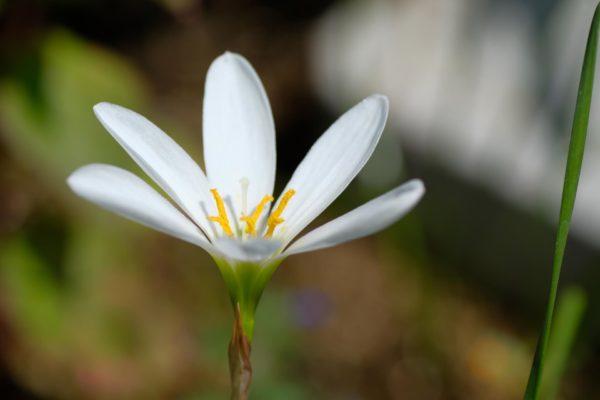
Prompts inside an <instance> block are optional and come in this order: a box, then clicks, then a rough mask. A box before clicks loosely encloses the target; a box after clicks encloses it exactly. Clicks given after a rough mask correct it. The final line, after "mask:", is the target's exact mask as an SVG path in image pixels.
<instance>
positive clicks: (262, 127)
mask: <svg viewBox="0 0 600 400" xmlns="http://www.w3.org/2000/svg"><path fill="white" fill-rule="evenodd" d="M203 130H204V132H203V135H204V162H205V164H206V173H207V175H208V178H209V181H210V183H211V185H214V186H216V187H217V188H218V190H219V191H220V192H221V195H222V197H223V198H225V197H227V196H229V197H230V198H231V201H232V202H233V205H234V207H235V209H236V212H237V213H238V214H239V213H240V212H241V211H243V210H244V207H243V204H242V203H243V201H242V191H241V187H242V186H241V183H240V181H241V180H242V179H244V178H246V179H248V183H249V185H248V191H247V209H246V210H245V211H246V212H247V213H250V212H252V210H253V208H254V207H256V205H257V204H258V203H259V202H260V200H261V199H262V198H263V196H265V195H267V194H268V195H271V194H272V193H273V185H274V182H275V125H274V123H273V115H272V113H271V107H270V105H269V100H268V99H267V95H266V93H265V90H264V88H263V85H262V83H261V82H260V79H259V78H258V76H257V75H256V72H255V71H254V69H253V68H252V66H251V65H250V64H249V63H248V61H247V60H246V59H245V58H243V57H241V56H239V55H237V54H232V53H225V54H223V55H222V56H220V57H219V58H217V59H216V60H215V61H214V62H213V63H212V65H211V66H210V68H209V70H208V74H207V76H206V87H205V91H204V113H203Z"/></svg>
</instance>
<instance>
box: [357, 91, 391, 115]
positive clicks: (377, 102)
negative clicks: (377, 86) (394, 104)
mask: <svg viewBox="0 0 600 400" xmlns="http://www.w3.org/2000/svg"><path fill="white" fill-rule="evenodd" d="M363 103H367V104H373V105H374V106H377V107H380V108H382V109H384V110H385V113H386V114H387V111H388V109H389V105H390V101H389V100H388V98H387V96H385V95H383V94H378V93H375V94H372V95H370V96H369V97H367V98H366V99H364V100H363Z"/></svg>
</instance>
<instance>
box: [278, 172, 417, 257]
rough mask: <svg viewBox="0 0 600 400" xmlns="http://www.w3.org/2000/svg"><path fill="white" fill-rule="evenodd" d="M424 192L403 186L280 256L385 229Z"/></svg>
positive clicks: (412, 185)
mask: <svg viewBox="0 0 600 400" xmlns="http://www.w3.org/2000/svg"><path fill="white" fill-rule="evenodd" d="M424 192H425V187H424V186H423V182H421V181H420V180H412V181H410V182H407V183H405V184H404V185H402V186H399V187H397V188H396V189H394V190H392V191H390V192H387V193H386V194H384V195H382V196H379V197H377V198H375V199H373V200H371V201H369V202H368V203H365V204H363V205H362V206H360V207H358V208H355V209H354V210H352V211H350V212H349V213H346V214H344V215H342V216H340V217H338V218H336V219H334V220H332V221H330V222H328V223H326V224H325V225H323V226H320V227H319V228H317V229H315V230H313V231H311V232H309V233H307V234H306V235H304V236H303V237H301V238H300V239H298V240H297V241H296V242H294V243H293V244H292V245H291V246H290V247H289V248H288V249H287V250H285V251H284V252H283V253H282V256H289V255H291V254H297V253H304V252H307V251H313V250H318V249H324V248H327V247H332V246H336V245H338V244H340V243H344V242H348V241H350V240H354V239H358V238H361V237H363V236H368V235H371V234H372V233H375V232H377V231H380V230H382V229H385V228H387V227H388V226H390V225H391V224H393V223H394V222H396V221H397V220H399V219H400V218H402V217H403V216H404V215H405V214H406V213H408V212H409V211H410V210H411V209H412V208H413V207H414V206H415V205H416V204H417V202H418V201H419V200H420V199H421V197H422V196H423V193H424Z"/></svg>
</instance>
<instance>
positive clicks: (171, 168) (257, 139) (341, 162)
mask: <svg viewBox="0 0 600 400" xmlns="http://www.w3.org/2000/svg"><path fill="white" fill-rule="evenodd" d="M387 111H388V101H387V98H385V97H384V96H381V95H374V96H371V97H368V98H367V99H365V100H363V101H362V102H360V103H359V104H357V105H356V106H354V107H353V108H352V109H350V110H349V111H348V112H346V113H345V114H344V115H343V116H342V117H341V118H339V119H338V120H337V121H336V122H335V123H334V124H333V125H332V126H331V127H330V128H329V129H328V130H327V131H326V132H325V133H324V134H323V135H322V136H321V138H320V139H319V140H318V141H317V142H316V143H315V144H314V145H313V147H312V148H311V149H310V151H309V152H308V154H307V155H306V157H305V158H304V160H303V161H302V162H301V163H300V165H299V166H298V168H297V169H296V171H295V172H294V174H293V176H292V178H291V179H290V181H289V182H288V184H287V186H286V187H285V189H284V190H283V192H282V194H281V195H280V196H279V199H278V200H277V201H276V202H275V203H273V200H274V198H273V186H274V182H275V126H274V123H273V116H272V113H271V108H270V106H269V101H268V99H267V96H266V93H265V90H264V88H263V86H262V83H261V82H260V80H259V78H258V76H257V75H256V72H255V71H254V69H253V68H252V66H251V65H250V64H249V63H248V61H246V59H244V58H243V57H241V56H239V55H236V54H232V53H225V54H223V55H222V56H220V57H219V58H217V59H216V60H215V61H214V62H213V63H212V65H211V66H210V69H209V71H208V75H207V78H206V89H205V94H204V113H203V131H204V161H205V164H206V175H205V174H204V172H203V171H202V169H201V168H200V167H199V166H198V165H197V164H196V163H195V162H194V161H193V160H192V158H191V157H190V156H189V155H188V154H187V153H186V152H185V151H184V150H183V149H182V148H181V147H179V145H177V144H176V143H175V142H174V141H173V140H172V139H171V138H170V137H169V136H167V135H166V134H165V133H164V132H163V131H162V130H160V129H159V128H158V127H157V126H156V125H154V124H153V123H151V122H150V121H148V120H147V119H146V118H144V117H142V116H141V115H139V114H136V113H135V112H133V111H130V110H127V109H125V108H123V107H120V106H117V105H113V104H108V103H100V104H98V105H96V106H95V107H94V112H95V113H96V116H97V117H98V119H99V120H100V121H101V122H102V124H103V125H104V127H105V128H106V129H107V130H108V131H109V132H110V133H111V135H112V136H113V137H114V138H115V139H116V140H117V141H118V142H119V144H121V146H123V148H124V149H125V150H126V151H127V153H129V155H130V156H131V157H132V158H133V159H134V160H135V162H136V163H138V165H139V166H140V167H141V168H142V169H143V170H144V172H146V174H148V175H149V176H150V178H152V179H153V180H154V181H155V182H156V183H157V184H158V185H159V186H160V187H161V188H162V189H163V190H164V191H165V192H166V193H167V194H168V195H169V196H170V197H171V199H172V200H173V202H174V203H175V204H176V205H173V204H172V203H171V202H169V201H168V200H167V199H165V198H164V197H163V196H161V195H160V194H159V193H157V192H156V191H155V190H154V189H152V188H151V187H150V186H149V185H148V184H147V183H145V182H144V181H143V180H142V179H140V178H138V177H137V176H135V175H134V174H132V173H130V172H128V171H125V170H123V169H121V168H118V167H114V166H110V165H102V164H92V165H87V166H84V167H82V168H80V169H78V170H77V171H75V172H74V173H73V174H72V175H71V176H70V177H69V178H68V184H69V186H70V187H71V189H72V190H73V191H74V192H75V193H77V194H78V195H80V196H81V197H84V198H86V199H87V200H89V201H92V202H94V203H97V204H98V205H100V206H102V207H104V208H106V209H108V210H111V211H113V212H115V213H117V214H120V215H122V216H124V217H127V218H129V219H132V220H134V221H137V222H139V223H142V224H144V225H147V226H149V227H151V228H154V229H156V230H159V231H161V232H164V233H166V234H169V235H172V236H175V237H177V238H180V239H183V240H185V241H188V242H191V243H193V244H196V245H198V246H200V247H201V248H203V249H205V250H206V251H208V252H209V253H210V254H211V255H212V256H213V258H215V260H217V262H218V263H219V264H227V265H229V266H234V265H236V264H237V265H241V264H249V263H250V264H253V265H259V266H260V265H262V266H266V265H273V264H276V265H278V264H279V262H280V261H281V260H282V259H283V258H284V257H286V256H288V255H291V254H297V253H302V252H306V251H311V250H316V249H322V248H326V247H330V246H334V245H337V244H340V243H343V242H346V241H349V240H353V239H356V238H359V237H362V236H366V235H369V234H371V233H373V232H376V231H378V230H380V229H383V228H385V227H387V226H388V225H390V224H392V223H393V222H395V221H396V220H398V219H399V218H401V217H402V216H403V215H404V214H406V213H407V212H408V211H409V210H410V209H411V208H412V207H413V206H414V205H415V204H416V203H417V202H418V200H419V199H420V198H421V196H422V195H423V192H424V188H423V184H422V183H421V181H419V180H413V181H410V182H408V183H406V184H404V185H402V186H400V187H397V188H396V189H393V190H392V191H390V192H388V193H386V194H384V195H382V196H380V197H378V198H376V199H374V200H372V201H370V202H368V203H366V204H364V205H362V206H360V207H358V208H356V209H355V210H353V211H351V212H349V213H347V214H345V215H342V216H341V217H338V218H336V219H334V220H332V221H330V222H329V223H326V224H325V225H323V226H321V227H319V228H317V229H315V230H313V231H311V232H309V233H308V234H306V235H304V236H303V237H301V238H300V239H298V240H297V241H295V242H293V243H292V240H293V239H294V238H295V237H296V236H297V235H298V234H299V233H300V232H301V231H302V230H303V229H304V228H305V227H306V226H307V225H308V224H309V223H310V222H311V221H313V220H314V219H315V218H316V217H317V216H318V215H319V214H321V213H322V212H323V211H324V210H325V209H326V208H327V207H328V206H329V205H330V204H331V202H332V201H333V200H335V198H336V197H338V195H339V194H340V193H341V192H342V191H343V190H344V189H345V188H346V186H347V185H348V184H349V183H350V181H351V180H352V179H353V178H354V177H355V176H356V174H357V173H358V172H359V171H360V169H361V168H362V167H363V165H364V164H365V162H366V161H367V160H368V159H369V157H370V156H371V153H372V152H373V149H374V148H375V145H376V144H377V142H378V140H379V137H380V136H381V132H382V131H383V127H384V125H385V121H386V118H387ZM220 267H223V266H222V265H220ZM231 268H233V267H231Z"/></svg>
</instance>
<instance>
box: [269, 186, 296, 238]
mask: <svg viewBox="0 0 600 400" xmlns="http://www.w3.org/2000/svg"><path fill="white" fill-rule="evenodd" d="M295 194H296V191H295V190H294V189H289V190H288V191H287V192H285V193H284V194H283V197H282V198H281V201H280V202H279V205H278V206H277V208H276V209H275V210H274V211H273V212H272V213H271V215H270V216H269V219H268V220H267V226H268V229H267V233H265V237H266V238H270V237H271V236H273V232H274V231H275V227H276V226H277V225H279V224H281V223H282V222H283V221H284V220H283V218H281V213H282V212H283V210H284V209H285V207H286V206H287V204H288V202H289V201H290V199H291V198H292V197H293V196H294V195H295Z"/></svg>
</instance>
